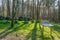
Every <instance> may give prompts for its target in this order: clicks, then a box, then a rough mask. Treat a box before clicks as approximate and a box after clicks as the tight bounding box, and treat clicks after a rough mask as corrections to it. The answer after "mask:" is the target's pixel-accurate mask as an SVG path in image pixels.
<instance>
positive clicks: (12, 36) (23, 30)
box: [0, 21, 60, 40]
mask: <svg viewBox="0 0 60 40" xmlns="http://www.w3.org/2000/svg"><path fill="white" fill-rule="evenodd" d="M2 22H3V23H2ZM4 22H5V21H0V40H51V39H52V40H60V25H58V24H53V25H54V26H52V27H44V31H42V28H43V26H42V25H41V24H40V23H37V22H34V23H32V22H30V21H29V22H27V23H24V21H19V22H18V23H15V24H14V27H12V28H11V27H10V23H4ZM51 29H52V31H51Z"/></svg>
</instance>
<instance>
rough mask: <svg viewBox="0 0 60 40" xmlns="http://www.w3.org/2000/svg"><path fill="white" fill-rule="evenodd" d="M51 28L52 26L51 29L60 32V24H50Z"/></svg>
mask: <svg viewBox="0 0 60 40" xmlns="http://www.w3.org/2000/svg"><path fill="white" fill-rule="evenodd" d="M51 28H52V31H57V33H59V34H60V26H58V25H54V26H52V27H51ZM53 33H55V32H53ZM55 34H56V33H55ZM57 37H59V38H60V36H59V35H58V36H57Z"/></svg>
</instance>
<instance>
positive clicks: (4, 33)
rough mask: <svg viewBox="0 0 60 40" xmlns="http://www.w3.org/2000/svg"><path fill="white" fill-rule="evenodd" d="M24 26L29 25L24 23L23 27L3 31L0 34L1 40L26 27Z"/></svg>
mask: <svg viewBox="0 0 60 40" xmlns="http://www.w3.org/2000/svg"><path fill="white" fill-rule="evenodd" d="M24 25H27V24H25V23H23V24H22V25H20V26H18V27H15V28H11V27H9V28H8V29H6V30H5V31H3V32H2V33H0V39H2V38H4V37H5V36H7V35H8V34H9V33H12V32H15V31H17V30H19V29H21V28H22V27H24Z"/></svg>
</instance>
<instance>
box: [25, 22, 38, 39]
mask: <svg viewBox="0 0 60 40" xmlns="http://www.w3.org/2000/svg"><path fill="white" fill-rule="evenodd" d="M36 32H37V22H35V25H34V28H33V29H32V31H31V32H30V33H29V34H28V35H27V36H26V40H29V38H31V40H37V39H36V38H37V37H36Z"/></svg>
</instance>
